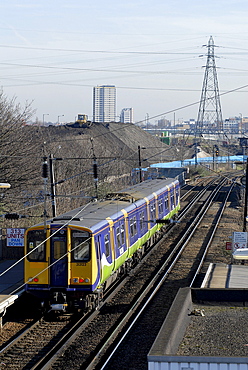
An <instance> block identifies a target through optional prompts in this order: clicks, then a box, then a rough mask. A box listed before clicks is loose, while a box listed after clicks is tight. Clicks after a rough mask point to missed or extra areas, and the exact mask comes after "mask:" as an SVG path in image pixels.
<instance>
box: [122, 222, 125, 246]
mask: <svg viewBox="0 0 248 370" xmlns="http://www.w3.org/2000/svg"><path fill="white" fill-rule="evenodd" d="M121 244H122V245H123V244H125V230H124V225H121Z"/></svg>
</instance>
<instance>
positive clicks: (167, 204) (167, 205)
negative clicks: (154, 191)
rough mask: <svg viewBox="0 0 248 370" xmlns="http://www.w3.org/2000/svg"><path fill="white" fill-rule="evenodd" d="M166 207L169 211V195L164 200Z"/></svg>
mask: <svg viewBox="0 0 248 370" xmlns="http://www.w3.org/2000/svg"><path fill="white" fill-rule="evenodd" d="M164 206H165V210H168V208H169V202H168V195H166V196H165V198H164Z"/></svg>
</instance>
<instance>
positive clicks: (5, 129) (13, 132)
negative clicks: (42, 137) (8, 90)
mask: <svg viewBox="0 0 248 370" xmlns="http://www.w3.org/2000/svg"><path fill="white" fill-rule="evenodd" d="M33 113H34V111H33V110H32V107H31V103H26V104H25V106H24V108H22V107H21V105H20V104H18V103H16V98H12V99H8V98H7V96H6V95H5V94H4V93H3V91H1V92H0V180H1V181H7V182H8V183H10V184H11V189H9V190H8V192H7V191H6V192H5V193H4V197H3V196H2V198H1V205H2V207H3V206H4V209H2V211H3V210H6V209H7V211H8V210H9V209H10V208H11V206H12V204H15V209H16V207H17V205H19V204H20V205H21V203H22V202H21V203H19V201H18V200H19V197H20V192H21V191H23V190H24V189H25V191H28V188H29V184H31V182H33V179H34V178H35V176H37V174H36V168H35V163H36V158H34V153H35V151H34V146H35V144H34V142H33V141H32V135H31V133H30V132H29V130H28V127H27V126H26V122H27V121H28V120H29V119H30V118H31V116H32V115H33ZM10 210H11V209H10Z"/></svg>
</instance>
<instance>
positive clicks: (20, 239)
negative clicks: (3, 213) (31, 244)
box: [7, 228, 25, 247]
mask: <svg viewBox="0 0 248 370" xmlns="http://www.w3.org/2000/svg"><path fill="white" fill-rule="evenodd" d="M24 233H25V229H14V228H12V229H7V247H24Z"/></svg>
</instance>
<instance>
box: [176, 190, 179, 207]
mask: <svg viewBox="0 0 248 370" xmlns="http://www.w3.org/2000/svg"><path fill="white" fill-rule="evenodd" d="M178 203H179V190H178V189H176V204H178Z"/></svg>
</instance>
